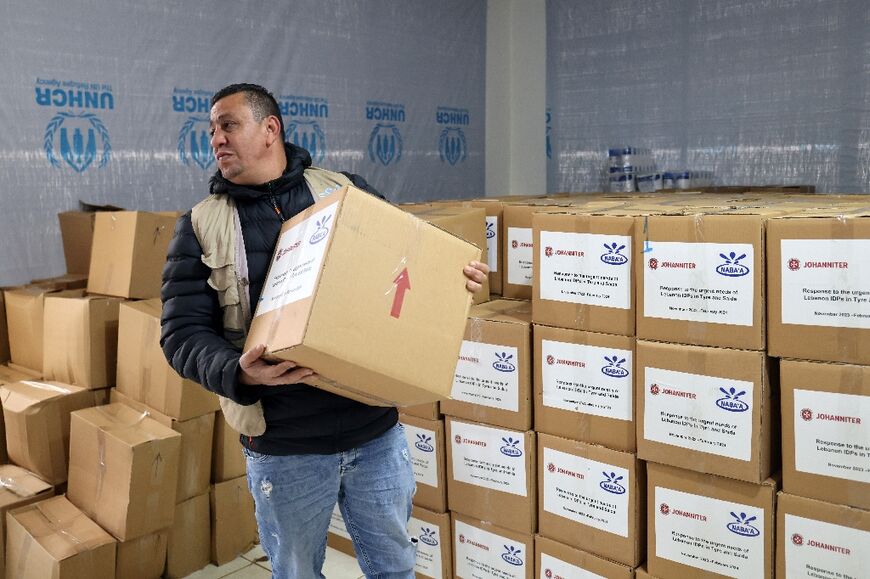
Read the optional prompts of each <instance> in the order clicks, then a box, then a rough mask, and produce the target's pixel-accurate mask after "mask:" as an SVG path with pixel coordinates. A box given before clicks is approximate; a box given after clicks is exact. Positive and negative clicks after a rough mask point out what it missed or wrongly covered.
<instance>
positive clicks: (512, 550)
mask: <svg viewBox="0 0 870 579" xmlns="http://www.w3.org/2000/svg"><path fill="white" fill-rule="evenodd" d="M503 547H504V553H502V554H501V558H502V559H504V560H505V561H506V562H507V563H510V564H511V565H515V566H516V567H521V566H522V565H523V560H522V559H521V556H522V554H523V553H522V551H521V550H520V548H519V547H514V546H513V545H503Z"/></svg>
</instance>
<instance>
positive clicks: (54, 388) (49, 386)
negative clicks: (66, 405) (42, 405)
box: [21, 380, 73, 394]
mask: <svg viewBox="0 0 870 579" xmlns="http://www.w3.org/2000/svg"><path fill="white" fill-rule="evenodd" d="M21 383H22V384H27V385H28V386H33V387H34V388H39V389H40V390H48V391H50V392H57V393H58V394H72V392H73V391H72V390H70V389H69V388H64V387H63V386H58V385H56V384H48V383H47V382H36V381H34V380H22V381H21Z"/></svg>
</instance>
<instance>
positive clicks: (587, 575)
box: [539, 553, 606, 579]
mask: <svg viewBox="0 0 870 579" xmlns="http://www.w3.org/2000/svg"><path fill="white" fill-rule="evenodd" d="M539 579H606V577H604V576H603V575H598V574H596V573H593V572H592V571H587V570H586V569H581V568H580V567H578V566H577V565H572V564H571V563H566V562H565V561H562V560H561V559H557V558H555V557H553V556H552V555H548V554H546V553H541V576H540V578H539Z"/></svg>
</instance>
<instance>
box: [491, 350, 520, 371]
mask: <svg viewBox="0 0 870 579" xmlns="http://www.w3.org/2000/svg"><path fill="white" fill-rule="evenodd" d="M495 358H496V360H495V362H493V363H492V367H493V368H495V369H496V370H498V371H499V372H515V371H516V369H517V367H516V366H514V365H513V363H512V362H511V360H513V358H514V357H513V354H508V353H507V352H501V353H498V352H496V354H495Z"/></svg>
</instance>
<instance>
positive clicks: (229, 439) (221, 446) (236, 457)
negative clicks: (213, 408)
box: [211, 412, 247, 483]
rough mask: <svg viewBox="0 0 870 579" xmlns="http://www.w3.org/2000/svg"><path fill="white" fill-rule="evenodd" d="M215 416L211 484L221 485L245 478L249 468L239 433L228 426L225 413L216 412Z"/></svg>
mask: <svg viewBox="0 0 870 579" xmlns="http://www.w3.org/2000/svg"><path fill="white" fill-rule="evenodd" d="M214 416H215V419H214V444H213V445H212V458H211V482H212V483H221V482H224V481H228V480H230V479H234V478H238V477H240V476H243V475H244V474H245V472H246V468H247V467H246V464H245V455H244V454H243V453H242V443H241V441H240V440H239V433H238V432H236V431H235V430H233V428H232V427H231V426H230V425H229V424H227V419H226V418H224V413H223V412H216V413H215V415H214Z"/></svg>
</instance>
